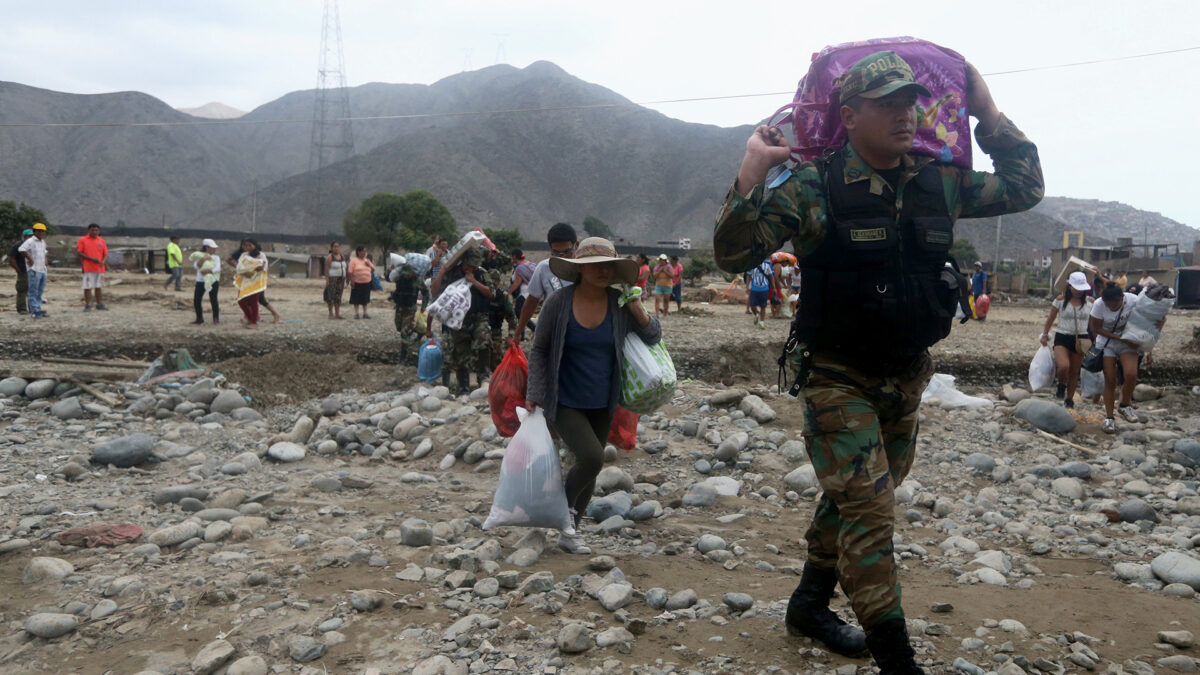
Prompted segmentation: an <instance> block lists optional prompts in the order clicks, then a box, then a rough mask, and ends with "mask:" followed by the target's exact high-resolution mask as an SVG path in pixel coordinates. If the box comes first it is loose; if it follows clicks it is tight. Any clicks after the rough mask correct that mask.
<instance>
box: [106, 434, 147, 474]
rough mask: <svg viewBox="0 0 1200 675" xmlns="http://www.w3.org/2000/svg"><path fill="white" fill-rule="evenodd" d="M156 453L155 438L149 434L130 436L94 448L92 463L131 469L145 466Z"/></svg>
mask: <svg viewBox="0 0 1200 675" xmlns="http://www.w3.org/2000/svg"><path fill="white" fill-rule="evenodd" d="M153 451H154V438H153V437H151V436H149V435H147V434H140V433H139V434H130V435H129V436H122V437H120V438H114V439H112V440H111V441H105V442H104V443H101V444H100V445H97V446H96V447H94V448H92V461H93V462H95V463H96V464H102V465H107V464H111V465H113V466H119V467H121V468H129V467H131V466H137V465H138V464H143V463H145V462H146V460H148V459H150V455H151V453H152V452H153Z"/></svg>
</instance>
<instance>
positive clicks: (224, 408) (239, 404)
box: [208, 389, 246, 415]
mask: <svg viewBox="0 0 1200 675" xmlns="http://www.w3.org/2000/svg"><path fill="white" fill-rule="evenodd" d="M244 407H246V399H244V398H242V395H241V394H239V393H237V392H236V391H234V390H232V389H223V390H221V393H219V394H217V397H216V398H214V399H213V401H212V403H210V404H209V406H208V409H209V410H210V411H212V412H215V413H222V414H226V415H228V414H229V413H231V412H233V411H234V410H237V409H238V408H244Z"/></svg>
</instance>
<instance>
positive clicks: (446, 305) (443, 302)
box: [428, 279, 471, 330]
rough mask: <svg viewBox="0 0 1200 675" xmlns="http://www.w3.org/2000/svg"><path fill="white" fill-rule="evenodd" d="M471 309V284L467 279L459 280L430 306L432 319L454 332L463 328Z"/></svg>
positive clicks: (429, 311)
mask: <svg viewBox="0 0 1200 675" xmlns="http://www.w3.org/2000/svg"><path fill="white" fill-rule="evenodd" d="M469 309H471V284H470V283H468V282H467V280H466V279H459V280H458V281H456V282H454V283H452V284H450V285H449V286H447V287H446V289H445V290H443V291H442V294H441V295H439V296H438V297H437V300H434V301H433V302H432V303H430V304H429V310H428V314H429V316H430V317H432V318H434V319H437V320H438V321H441V322H442V323H443V324H445V325H446V326H447V327H449V328H452V329H454V330H458V329H460V328H462V322H463V318H464V317H466V316H467V310H469Z"/></svg>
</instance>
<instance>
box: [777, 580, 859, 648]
mask: <svg viewBox="0 0 1200 675" xmlns="http://www.w3.org/2000/svg"><path fill="white" fill-rule="evenodd" d="M836 587H837V572H836V571H835V570H831V569H821V568H818V567H814V566H813V565H805V566H804V574H803V575H801V577H800V585H799V586H797V587H796V590H795V591H794V592H792V597H791V599H790V600H788V608H787V616H786V617H785V618H784V624H785V625H786V626H787V631H788V634H790V635H799V636H804V637H810V638H812V639H814V640H817V641H819V642H821V643H823V644H824V645H825V646H826V647H828V648H829V649H830V650H832V651H834V652H837V653H838V654H842V655H843V656H862V655H864V654H865V653H866V651H867V639H866V635H865V634H864V633H863V631H862V630H861V629H859V628H858V627H857V626H851V625H850V624H848V623H846V622H845V621H842V620H841V619H840V618H838V615H837V614H836V613H834V611H833V610H831V609H829V600H830V598H832V597H833V591H834V588H836Z"/></svg>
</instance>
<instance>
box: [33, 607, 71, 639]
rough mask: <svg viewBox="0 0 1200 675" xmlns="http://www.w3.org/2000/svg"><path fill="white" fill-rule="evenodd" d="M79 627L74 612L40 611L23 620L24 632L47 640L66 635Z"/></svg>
mask: <svg viewBox="0 0 1200 675" xmlns="http://www.w3.org/2000/svg"><path fill="white" fill-rule="evenodd" d="M78 627H79V617H77V616H75V615H74V614H56V613H53V612H42V613H41V614H34V615H33V616H31V617H29V619H28V620H27V621H26V622H25V632H26V633H29V634H30V635H33V636H34V637H40V638H45V639H47V640H49V639H51V638H56V637H59V636H61V635H66V634H67V633H70V632H71V631H73V630H75V629H76V628H78Z"/></svg>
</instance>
